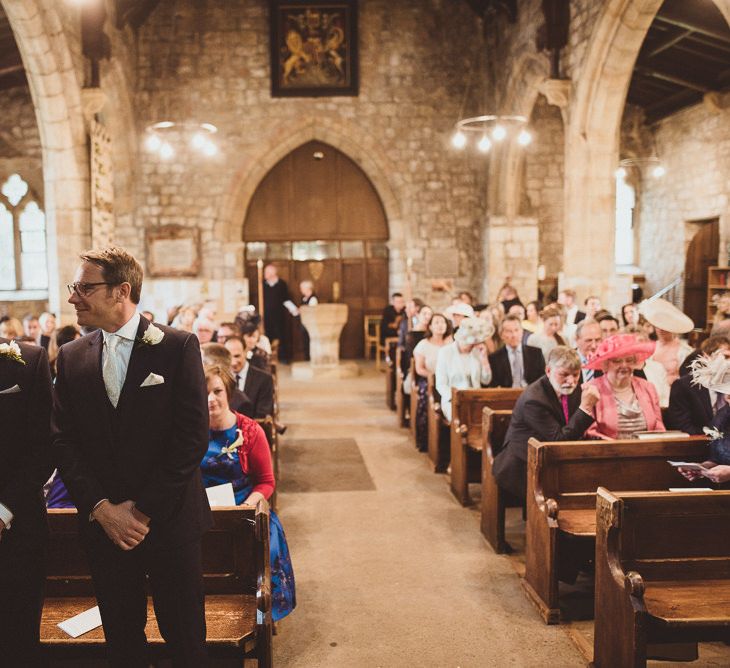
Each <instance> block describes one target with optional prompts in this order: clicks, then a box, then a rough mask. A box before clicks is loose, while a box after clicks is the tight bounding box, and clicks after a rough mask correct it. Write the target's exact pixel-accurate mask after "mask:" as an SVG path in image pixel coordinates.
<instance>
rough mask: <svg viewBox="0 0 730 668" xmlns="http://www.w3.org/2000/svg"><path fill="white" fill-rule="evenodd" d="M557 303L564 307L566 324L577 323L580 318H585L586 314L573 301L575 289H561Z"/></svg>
mask: <svg viewBox="0 0 730 668" xmlns="http://www.w3.org/2000/svg"><path fill="white" fill-rule="evenodd" d="M558 304H560V305H561V306H564V307H565V310H566V313H565V324H566V325H567V326H572V325H577V324H578V323H579V322H580V321H581V320H585V318H586V314H585V313H584V312H583V311H581V310H580V309H579V308H578V304H576V303H575V290H561V291H560V292H559V293H558Z"/></svg>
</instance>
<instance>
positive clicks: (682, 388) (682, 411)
mask: <svg viewBox="0 0 730 668" xmlns="http://www.w3.org/2000/svg"><path fill="white" fill-rule="evenodd" d="M665 417H666V419H665V422H666V426H667V429H679V430H680V431H686V432H687V433H688V434H702V427H709V426H710V423H711V422H712V418H713V417H714V415H713V412H712V404H711V403H710V391H709V390H708V389H706V388H704V387H699V386H695V385H692V376H680V377H679V378H678V379H677V380H675V381H674V382H673V383H672V387H671V389H670V391H669V407H668V408H667V410H666V416H665Z"/></svg>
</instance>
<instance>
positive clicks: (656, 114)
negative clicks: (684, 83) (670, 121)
mask: <svg viewBox="0 0 730 668" xmlns="http://www.w3.org/2000/svg"><path fill="white" fill-rule="evenodd" d="M699 99H702V98H701V97H699V96H698V93H697V91H694V90H689V89H687V88H685V89H684V90H681V91H679V92H677V93H675V94H674V95H670V96H669V97H665V98H663V99H662V100H658V101H657V102H655V103H654V104H649V105H647V106H646V107H645V108H644V112H645V113H646V117H647V119H649V118H651V119H653V120H655V121H656V120H659V119H660V118H665V117H666V116H670V115H671V114H673V113H674V112H675V111H678V110H679V109H681V108H682V107H683V106H685V105H687V104H689V103H690V102H694V101H695V100H699Z"/></svg>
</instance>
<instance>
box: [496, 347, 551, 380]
mask: <svg viewBox="0 0 730 668" xmlns="http://www.w3.org/2000/svg"><path fill="white" fill-rule="evenodd" d="M489 366H491V367H492V382H491V383H489V387H512V368H511V367H510V364H509V354H508V352H507V346H502V347H501V348H500V349H499V350H497V351H496V352H494V353H492V354H491V355H490V356H489ZM522 373H523V376H524V380H525V381H526V382H527V384H528V385H529V384H530V383H534V382H535V381H536V380H537V379H538V378H539V377H540V376H542V375H543V374H544V373H545V358H544V357H543V356H542V350H540V349H539V348H534V347H532V346H526V345H523V346H522Z"/></svg>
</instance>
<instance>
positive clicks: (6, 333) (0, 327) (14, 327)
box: [0, 317, 23, 340]
mask: <svg viewBox="0 0 730 668" xmlns="http://www.w3.org/2000/svg"><path fill="white" fill-rule="evenodd" d="M21 336H23V323H22V322H20V320H18V319H17V318H9V317H6V318H5V320H3V321H1V322H0V338H3V339H10V340H12V339H17V338H19V337H21Z"/></svg>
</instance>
